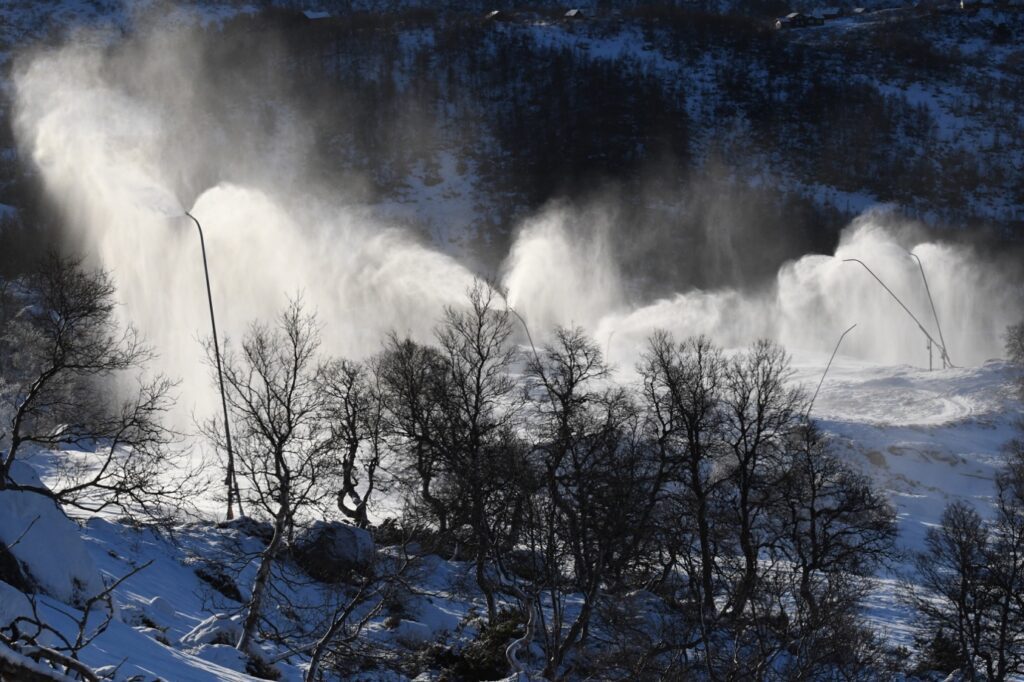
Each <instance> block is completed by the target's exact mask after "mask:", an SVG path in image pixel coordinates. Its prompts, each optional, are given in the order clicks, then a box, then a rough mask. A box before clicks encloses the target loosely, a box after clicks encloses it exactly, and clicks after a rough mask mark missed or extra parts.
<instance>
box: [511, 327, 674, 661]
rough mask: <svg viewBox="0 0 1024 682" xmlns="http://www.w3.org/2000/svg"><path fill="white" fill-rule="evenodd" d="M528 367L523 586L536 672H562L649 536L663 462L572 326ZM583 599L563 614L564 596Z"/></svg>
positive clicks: (590, 345) (595, 352)
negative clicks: (538, 659) (529, 438)
mask: <svg viewBox="0 0 1024 682" xmlns="http://www.w3.org/2000/svg"><path fill="white" fill-rule="evenodd" d="M555 339H556V340H555V342H554V343H553V344H551V345H549V346H547V347H545V348H544V349H543V350H542V351H541V353H539V354H536V355H534V356H533V357H532V358H531V359H530V361H529V362H528V365H527V375H528V376H529V377H530V378H531V379H532V381H533V386H532V387H531V388H530V389H529V394H530V396H531V400H532V403H533V406H534V408H535V409H534V413H535V414H537V415H538V416H537V418H536V420H535V421H534V431H535V433H534V435H533V438H534V446H533V450H532V452H531V455H530V463H531V466H532V467H533V469H534V471H535V475H534V476H533V477H531V478H526V479H524V480H526V481H531V480H532V481H536V482H535V483H533V484H532V487H531V488H527V489H526V490H525V491H524V493H523V496H524V497H526V498H528V499H529V500H530V503H529V505H528V507H527V519H526V523H525V534H524V539H525V541H526V546H527V548H528V549H529V551H530V555H531V556H532V557H534V564H535V566H533V567H532V571H531V573H533V576H532V580H531V582H532V583H533V584H532V585H531V586H530V588H529V589H528V590H526V591H525V592H527V593H528V594H529V595H530V596H531V599H532V600H533V602H534V603H533V604H531V605H530V608H529V609H528V612H532V613H533V614H534V616H532V617H531V625H532V627H533V630H534V632H535V633H536V635H537V636H538V637H539V638H540V640H541V645H542V647H543V649H544V652H545V655H546V661H545V667H544V671H543V675H544V677H545V678H546V679H562V678H563V677H564V676H566V675H567V674H568V672H569V668H571V663H569V661H570V659H571V658H572V655H573V654H574V652H576V651H578V650H579V649H580V647H582V646H583V645H585V643H586V642H587V640H588V638H589V635H590V627H591V622H592V619H593V617H594V614H595V611H596V609H597V608H598V606H599V604H600V603H601V601H602V600H603V599H604V598H606V596H607V590H608V589H609V587H610V586H612V585H614V584H616V583H619V582H620V581H621V579H622V577H623V576H624V575H625V574H626V572H627V569H628V568H629V567H630V566H631V565H632V564H633V562H634V561H635V559H636V557H637V556H638V554H639V553H640V552H641V550H642V549H643V548H644V547H645V542H646V541H647V540H648V539H649V538H650V537H651V527H652V524H651V517H652V515H653V513H654V507H655V506H656V505H657V504H658V502H659V501H660V495H659V493H660V490H661V485H662V483H663V482H664V473H665V472H664V469H662V468H660V467H659V463H658V462H657V461H654V460H652V459H651V451H650V449H648V448H647V447H646V442H645V440H644V434H643V429H642V428H641V419H640V414H639V410H638V409H637V407H636V405H635V404H634V402H633V400H632V399H631V397H630V396H629V394H628V392H626V391H625V390H624V389H622V388H621V387H617V386H614V385H611V384H610V383H609V382H607V379H608V377H609V373H610V370H609V368H608V366H607V365H606V364H605V362H604V360H603V358H602V356H601V352H600V350H599V349H598V347H597V345H596V344H595V343H594V342H593V341H592V340H591V339H589V338H588V337H587V336H586V335H585V334H584V333H583V332H582V330H580V329H558V330H556V333H555ZM573 593H575V594H576V595H578V596H579V597H580V598H581V600H582V603H581V605H580V607H579V608H578V609H577V610H576V611H575V613H572V612H571V611H570V610H569V609H567V599H568V597H569V595H570V594H573Z"/></svg>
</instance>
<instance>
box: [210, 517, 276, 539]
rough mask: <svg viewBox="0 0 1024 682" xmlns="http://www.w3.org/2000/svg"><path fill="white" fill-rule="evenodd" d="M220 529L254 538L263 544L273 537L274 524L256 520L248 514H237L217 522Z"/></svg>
mask: <svg viewBox="0 0 1024 682" xmlns="http://www.w3.org/2000/svg"><path fill="white" fill-rule="evenodd" d="M217 528H220V529H221V530H228V531H232V532H233V533H235V534H236V535H238V536H241V537H248V538H256V539H257V540H259V541H260V542H262V543H263V544H264V545H266V544H269V543H270V540H271V538H273V537H274V526H273V525H272V524H270V523H268V522H267V521H258V520H257V519H254V518H252V517H250V516H239V517H236V518H233V519H231V520H230V521H221V522H220V523H218V524H217Z"/></svg>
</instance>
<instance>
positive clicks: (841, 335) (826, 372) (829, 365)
mask: <svg viewBox="0 0 1024 682" xmlns="http://www.w3.org/2000/svg"><path fill="white" fill-rule="evenodd" d="M856 326H857V325H856V324H853V325H850V328H849V329H847V330H846V331H845V332H843V333H842V334H840V335H839V340H838V341H836V347H835V348H833V349H832V357H830V358H829V359H828V364H827V365H825V371H824V372H822V373H821V380H820V381H819V382H818V387H817V388H816V389H814V395H813V396H811V402H809V403H808V404H807V419H810V418H811V408H812V407H814V401H815V400H817V399H818V391H820V390H821V385H822V384H823V383H825V375H827V374H828V370H829V369H831V367H832V361H833V360H835V359H836V353H838V352H839V344H841V343H842V342H843V339H845V338H846V335H847V334H849V333H850V332H852V331H853V328H854V327H856Z"/></svg>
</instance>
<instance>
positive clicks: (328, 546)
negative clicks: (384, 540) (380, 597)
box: [294, 521, 376, 583]
mask: <svg viewBox="0 0 1024 682" xmlns="http://www.w3.org/2000/svg"><path fill="white" fill-rule="evenodd" d="M294 554H295V561H296V563H298V565H299V566H300V567H301V568H302V570H304V571H305V572H306V574H307V575H309V577H311V578H314V579H316V580H320V581H323V582H328V583H331V582H338V581H339V580H342V579H344V578H345V576H347V575H348V574H349V573H350V572H351V571H364V570H366V569H368V568H369V567H370V565H371V564H372V563H373V559H374V555H375V554H376V551H375V548H374V544H373V537H372V536H371V535H370V534H369V533H368V532H367V531H365V530H362V529H361V528H356V527H355V526H349V525H347V524H344V523H337V522H333V521H332V522H323V521H317V522H316V523H314V524H313V525H312V526H310V527H309V529H307V530H306V531H304V532H303V533H302V534H300V535H299V537H298V538H297V539H296V541H295V547H294Z"/></svg>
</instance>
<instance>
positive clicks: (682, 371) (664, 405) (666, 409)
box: [639, 332, 726, 628]
mask: <svg viewBox="0 0 1024 682" xmlns="http://www.w3.org/2000/svg"><path fill="white" fill-rule="evenodd" d="M639 370H640V375H641V377H642V380H643V385H642V391H643V399H644V403H645V408H646V410H647V421H648V428H649V430H650V431H651V434H650V438H651V440H652V442H653V446H654V447H655V448H657V450H658V451H659V456H660V457H661V458H663V459H665V460H667V461H668V463H669V465H670V467H671V468H670V473H671V475H672V476H673V480H675V481H678V482H679V483H680V484H681V485H678V486H674V487H673V489H672V490H671V492H670V493H669V495H670V508H671V509H672V510H673V512H672V513H673V518H672V521H671V525H672V528H673V529H674V530H675V531H676V532H675V533H674V534H673V537H676V538H678V539H679V540H681V541H682V540H684V539H687V538H689V539H690V542H683V543H681V544H680V543H674V542H671V538H668V537H667V538H666V540H669V542H667V543H666V544H665V548H666V550H667V553H668V555H669V560H668V561H667V562H666V570H667V571H668V570H671V569H672V568H674V567H675V566H676V565H677V563H680V562H682V563H683V565H684V566H685V567H686V571H687V574H688V575H689V576H691V579H690V580H689V581H688V582H687V584H688V586H689V591H690V593H691V598H692V602H693V603H694V604H695V607H696V608H698V609H699V610H700V613H701V622H702V623H704V624H705V628H706V627H707V625H708V624H709V623H710V622H711V621H713V620H714V619H715V616H716V612H715V611H716V605H715V596H716V591H717V590H716V587H715V575H716V573H717V571H718V567H717V555H718V540H717V538H716V532H715V530H714V528H713V526H714V517H715V513H716V511H715V507H716V496H718V495H719V493H720V490H721V489H722V487H723V486H724V485H725V483H726V478H725V476H723V475H722V472H721V460H722V457H723V455H724V453H725V443H724V442H723V439H722V429H721V425H722V422H723V419H724V417H723V415H722V405H721V400H722V388H723V387H722V384H723V381H724V379H723V374H724V372H725V361H724V359H723V358H722V353H721V351H720V350H719V349H717V348H715V347H714V346H713V345H712V343H711V341H710V340H709V339H708V338H706V337H695V338H689V339H686V340H684V341H683V342H681V343H676V342H675V341H674V340H673V339H672V338H671V337H670V336H669V335H668V334H666V333H663V332H660V333H656V334H654V335H653V336H652V337H651V339H650V341H649V343H648V350H647V352H646V353H645V354H644V356H643V359H642V361H641V365H640V368H639ZM687 530H692V531H693V532H692V533H687V532H686V531H687ZM693 558H695V559H696V561H695V563H694V561H693Z"/></svg>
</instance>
